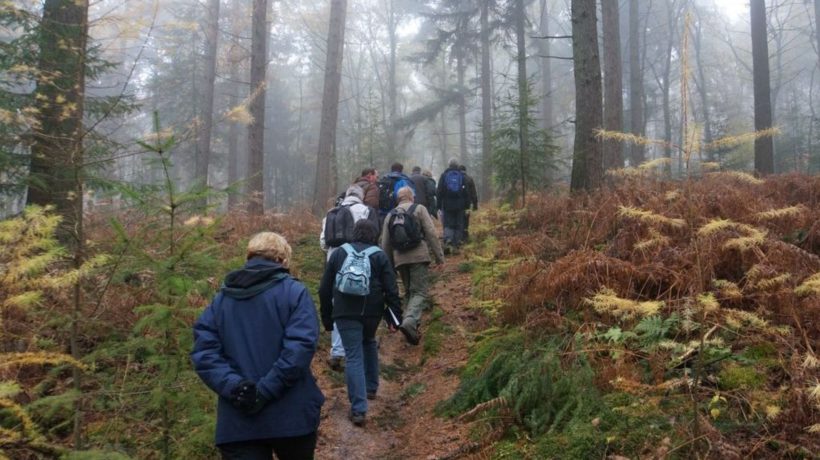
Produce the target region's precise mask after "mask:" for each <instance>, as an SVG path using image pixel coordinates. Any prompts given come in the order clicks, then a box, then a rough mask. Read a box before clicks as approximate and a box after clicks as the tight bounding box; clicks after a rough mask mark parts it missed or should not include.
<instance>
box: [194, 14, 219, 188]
mask: <svg viewBox="0 0 820 460" xmlns="http://www.w3.org/2000/svg"><path fill="white" fill-rule="evenodd" d="M219 3H220V0H209V1H208V11H207V24H206V27H205V75H204V81H203V87H202V102H201V103H200V105H199V125H198V126H199V129H198V130H197V134H198V136H197V158H196V180H197V181H199V182H200V183H203V184H205V185H207V184H208V168H209V166H210V162H211V133H212V131H213V112H214V81H215V80H216V51H217V40H218V37H219Z"/></svg>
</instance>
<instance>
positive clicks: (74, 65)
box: [27, 0, 88, 243]
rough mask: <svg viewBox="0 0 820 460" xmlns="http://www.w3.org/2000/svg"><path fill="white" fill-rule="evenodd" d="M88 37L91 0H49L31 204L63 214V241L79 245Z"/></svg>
mask: <svg viewBox="0 0 820 460" xmlns="http://www.w3.org/2000/svg"><path fill="white" fill-rule="evenodd" d="M87 40H88V2H87V1H83V0H76V1H75V0H46V2H45V3H44V5H43V18H42V21H41V30H40V43H39V45H40V59H39V63H38V75H39V76H38V79H37V88H36V90H35V94H34V100H35V104H36V105H35V107H36V108H37V114H36V116H35V118H36V122H37V123H36V126H35V128H34V129H33V133H32V144H31V170H30V171H31V173H30V179H29V190H28V198H27V200H28V201H27V203H28V204H37V205H41V206H46V205H53V206H54V208H55V211H56V212H57V213H58V214H59V215H61V216H62V217H63V221H62V224H61V227H60V230H59V232H58V237H59V238H60V240H62V241H63V242H64V243H76V228H75V227H76V226H77V225H78V223H79V221H80V220H81V219H82V212H81V209H82V194H79V195H78V194H77V187H76V182H77V181H78V180H79V181H80V182H82V171H81V170H80V168H82V163H83V137H84V132H83V113H84V109H85V104H84V101H85V67H86V43H87ZM78 207H79V209H80V211H79V212H78Z"/></svg>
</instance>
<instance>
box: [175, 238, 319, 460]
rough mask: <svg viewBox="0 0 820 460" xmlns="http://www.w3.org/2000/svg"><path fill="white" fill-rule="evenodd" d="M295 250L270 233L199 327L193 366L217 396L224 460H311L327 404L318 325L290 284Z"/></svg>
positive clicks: (300, 288) (302, 294)
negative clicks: (317, 359)
mask: <svg viewBox="0 0 820 460" xmlns="http://www.w3.org/2000/svg"><path fill="white" fill-rule="evenodd" d="M290 259H291V248H290V246H289V245H288V243H287V241H286V240H285V238H283V237H282V236H281V235H279V234H276V233H272V232H264V233H259V234H257V235H255V236H254V237H253V238H251V240H250V242H249V243H248V250H247V262H246V263H245V266H244V267H243V268H241V269H239V270H236V271H233V272H231V273H229V274H228V275H227V276H226V277H225V281H224V283H223V285H222V288H221V289H220V290H219V292H218V293H217V294H216V296H215V297H214V299H213V301H212V302H211V304H210V305H209V306H208V307H207V308H206V309H205V311H204V312H203V313H202V314H201V315H200V317H199V319H197V321H196V323H195V324H194V327H193V332H194V347H193V351H192V352H191V360H192V362H193V366H194V369H195V370H196V373H197V374H198V375H199V377H200V378H201V379H202V381H203V382H205V384H206V385H207V386H208V387H209V388H210V389H211V390H213V391H214V392H215V393H216V394H217V395H218V396H219V400H218V403H217V416H216V445H217V447H219V449H220V451H221V452H222V458H223V459H263V458H264V459H270V458H271V457H272V455H273V453H274V452H275V453H276V456H277V457H278V458H280V459H294V460H302V459H305V460H307V459H312V458H313V453H314V450H315V448H316V432H317V429H318V427H319V415H320V410H321V407H322V404H323V403H324V400H325V398H324V396H323V395H322V392H321V391H320V390H319V387H318V386H317V385H316V380H315V379H314V377H313V374H312V373H311V371H310V362H311V360H312V359H313V355H314V353H315V352H316V343H317V340H318V338H319V321H318V318H317V315H316V307H315V306H314V304H313V301H312V300H311V297H310V294H309V293H308V291H307V289H306V288H305V286H304V285H303V284H302V283H300V282H299V281H297V280H296V279H295V278H293V277H291V276H290V275H289V273H288V264H289V262H290Z"/></svg>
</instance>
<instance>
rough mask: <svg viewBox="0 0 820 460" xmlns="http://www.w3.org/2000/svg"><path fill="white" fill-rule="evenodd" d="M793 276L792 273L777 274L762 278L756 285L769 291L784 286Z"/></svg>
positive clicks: (762, 289)
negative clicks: (772, 276)
mask: <svg viewBox="0 0 820 460" xmlns="http://www.w3.org/2000/svg"><path fill="white" fill-rule="evenodd" d="M791 277H792V275H791V273H783V274H782V275H778V276H775V277H774V278H767V279H763V280H760V281H758V282H757V284H755V287H756V288H757V289H760V290H761V291H769V290H772V289H774V288H777V287H780V286H782V285H783V284H784V283H785V282H786V281H788V280H790V279H791Z"/></svg>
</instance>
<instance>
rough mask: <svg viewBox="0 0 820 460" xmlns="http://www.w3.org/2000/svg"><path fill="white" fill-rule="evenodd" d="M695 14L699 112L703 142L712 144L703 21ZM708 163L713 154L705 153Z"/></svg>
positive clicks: (698, 14) (712, 159) (711, 159)
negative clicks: (704, 70)
mask: <svg viewBox="0 0 820 460" xmlns="http://www.w3.org/2000/svg"><path fill="white" fill-rule="evenodd" d="M695 12H696V14H697V20H698V22H697V25H696V26H695V61H697V62H696V64H697V66H698V95H699V96H700V105H701V111H702V112H703V142H704V143H706V144H708V143H710V142H712V117H711V115H710V113H709V87H708V85H707V81H706V74H705V73H704V72H703V56H702V50H703V32H702V29H703V21H702V20H701V18H700V12H699V11H698V10H695ZM707 155H708V160H709V161H715V157H714V153H712V152H711V151H710V152H708V153H707Z"/></svg>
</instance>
